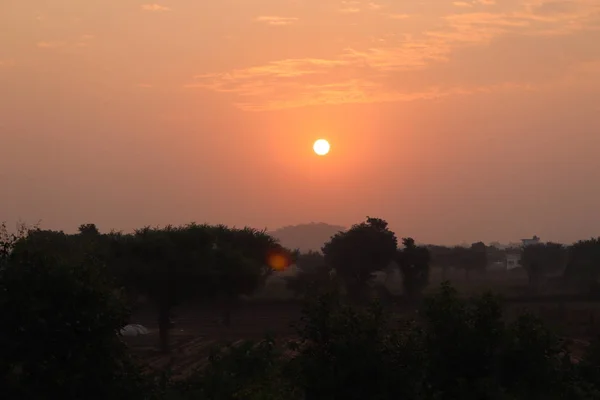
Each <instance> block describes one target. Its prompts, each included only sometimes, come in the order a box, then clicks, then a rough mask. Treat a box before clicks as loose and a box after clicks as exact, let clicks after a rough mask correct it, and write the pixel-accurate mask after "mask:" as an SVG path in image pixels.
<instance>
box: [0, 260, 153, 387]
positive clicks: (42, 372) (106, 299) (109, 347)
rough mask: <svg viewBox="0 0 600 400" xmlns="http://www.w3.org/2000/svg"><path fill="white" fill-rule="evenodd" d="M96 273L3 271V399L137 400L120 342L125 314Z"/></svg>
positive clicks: (23, 264)
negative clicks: (127, 399)
mask: <svg viewBox="0 0 600 400" xmlns="http://www.w3.org/2000/svg"><path fill="white" fill-rule="evenodd" d="M104 272H105V271H104V269H103V268H102V266H100V265H92V264H88V265H85V264H84V265H80V264H69V263H66V262H64V261H61V260H55V259H47V260H42V259H40V258H39V257H37V256H34V257H32V258H28V257H26V256H23V255H22V254H21V255H20V256H19V257H18V258H17V257H14V258H11V260H9V262H8V263H7V264H6V265H4V266H2V268H0V315H2V318H3V321H2V324H0V354H2V359H1V360H0V380H1V386H2V387H3V395H5V396H6V398H23V399H25V398H49V397H52V398H63V399H82V398H86V399H106V398H117V399H120V398H126V397H127V398H136V396H137V398H140V396H139V395H138V394H137V392H138V390H139V388H140V386H139V385H141V383H142V380H141V375H140V374H139V373H138V371H137V368H136V367H134V364H133V363H132V362H131V360H130V357H129V355H128V353H127V351H126V348H125V346H124V345H123V343H122V342H121V340H120V338H119V336H118V335H117V333H118V331H119V329H120V328H121V327H122V326H123V325H124V324H125V323H126V321H127V318H128V311H127V309H126V308H124V306H123V303H122V302H121V301H120V299H119V297H117V293H116V292H115V291H114V290H113V287H114V286H113V285H112V282H111V281H110V280H109V279H107V278H106V275H105V274H104Z"/></svg>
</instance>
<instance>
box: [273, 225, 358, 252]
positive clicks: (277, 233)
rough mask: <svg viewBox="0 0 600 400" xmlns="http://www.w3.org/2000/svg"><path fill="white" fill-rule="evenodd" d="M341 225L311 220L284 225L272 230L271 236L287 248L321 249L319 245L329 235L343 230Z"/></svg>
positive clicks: (327, 238)
mask: <svg viewBox="0 0 600 400" xmlns="http://www.w3.org/2000/svg"><path fill="white" fill-rule="evenodd" d="M345 230H346V228H345V227H343V226H337V225H329V224H326V223H324V222H311V223H309V224H300V225H291V226H284V227H283V228H279V229H277V230H274V231H272V232H269V234H271V235H272V236H273V237H275V238H277V239H279V242H280V243H281V244H282V245H283V246H285V247H287V248H289V249H300V251H302V252H306V251H308V250H314V251H321V247H323V245H324V244H325V242H327V241H328V240H329V239H330V238H331V236H333V235H335V234H336V233H338V232H339V231H345Z"/></svg>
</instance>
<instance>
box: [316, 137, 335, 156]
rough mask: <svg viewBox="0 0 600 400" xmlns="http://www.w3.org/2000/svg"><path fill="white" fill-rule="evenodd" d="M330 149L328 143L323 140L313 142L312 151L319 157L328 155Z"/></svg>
mask: <svg viewBox="0 0 600 400" xmlns="http://www.w3.org/2000/svg"><path fill="white" fill-rule="evenodd" d="M330 148H331V146H329V142H328V141H327V140H325V139H319V140H317V141H316V142H315V144H313V150H314V151H315V153H316V154H317V155H319V156H324V155H326V154H327V153H329V149H330Z"/></svg>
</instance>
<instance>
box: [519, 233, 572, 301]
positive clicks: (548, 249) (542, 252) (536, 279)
mask: <svg viewBox="0 0 600 400" xmlns="http://www.w3.org/2000/svg"><path fill="white" fill-rule="evenodd" d="M566 261H567V251H566V249H565V247H564V246H563V245H562V244H559V243H551V242H548V243H537V244H531V245H528V246H525V247H524V248H523V252H522V256H521V265H523V267H524V268H525V270H526V271H527V274H528V275H529V284H530V286H531V288H532V289H533V290H538V289H539V286H540V284H541V283H542V282H543V279H544V277H545V276H546V275H547V274H550V273H553V272H559V271H561V270H562V269H563V268H564V267H565V265H566Z"/></svg>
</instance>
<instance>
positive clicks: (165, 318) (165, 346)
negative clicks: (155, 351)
mask: <svg viewBox="0 0 600 400" xmlns="http://www.w3.org/2000/svg"><path fill="white" fill-rule="evenodd" d="M170 317H171V310H170V308H169V307H168V306H160V309H159V311H158V332H159V343H158V345H159V348H160V351H161V352H163V353H168V352H169V351H170V348H169V330H170V329H171V321H170Z"/></svg>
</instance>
